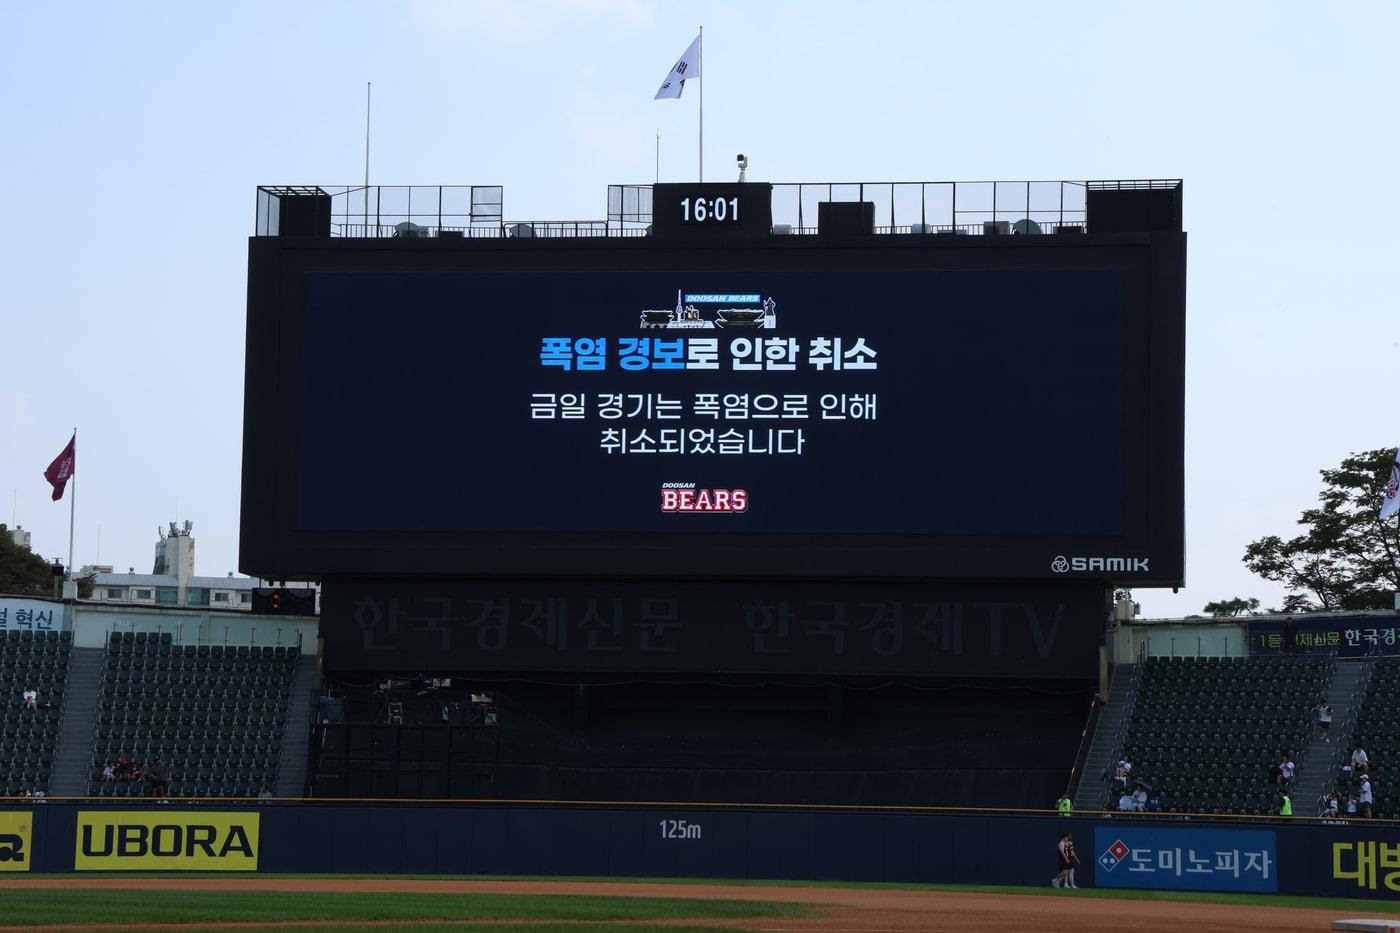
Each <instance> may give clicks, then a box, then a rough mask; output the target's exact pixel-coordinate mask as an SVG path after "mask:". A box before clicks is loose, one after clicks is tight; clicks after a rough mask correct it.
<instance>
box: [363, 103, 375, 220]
mask: <svg viewBox="0 0 1400 933" xmlns="http://www.w3.org/2000/svg"><path fill="white" fill-rule="evenodd" d="M373 87H374V85H373V83H371V82H369V81H366V82H365V236H369V98H370V89H371V88H373Z"/></svg>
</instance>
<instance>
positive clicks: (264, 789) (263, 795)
mask: <svg viewBox="0 0 1400 933" xmlns="http://www.w3.org/2000/svg"><path fill="white" fill-rule="evenodd" d="M258 799H259V800H271V799H272V790H271V789H270V788H269V787H268V786H267V782H266V781H263V782H262V785H261V786H259V787H258Z"/></svg>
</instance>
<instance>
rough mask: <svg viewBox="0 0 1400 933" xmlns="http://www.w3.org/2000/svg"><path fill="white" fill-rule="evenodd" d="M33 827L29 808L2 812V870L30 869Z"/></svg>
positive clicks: (0, 848) (0, 869)
mask: <svg viewBox="0 0 1400 933" xmlns="http://www.w3.org/2000/svg"><path fill="white" fill-rule="evenodd" d="M33 827H34V814H33V813H32V812H31V811H29V810H17V811H10V812H6V813H0V871H29V863H30V861H31V853H32V852H33V845H32V841H33Z"/></svg>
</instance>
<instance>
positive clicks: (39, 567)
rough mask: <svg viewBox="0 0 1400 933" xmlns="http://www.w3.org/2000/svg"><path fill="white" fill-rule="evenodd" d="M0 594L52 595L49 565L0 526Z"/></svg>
mask: <svg viewBox="0 0 1400 933" xmlns="http://www.w3.org/2000/svg"><path fill="white" fill-rule="evenodd" d="M0 593H9V594H11V595H14V596H52V595H53V571H52V570H50V569H49V562H48V561H46V560H44V559H43V558H42V557H40V556H39V555H38V554H35V553H34V552H33V551H31V550H29V548H23V547H20V546H19V545H18V544H15V542H14V539H13V538H11V537H10V529H9V528H7V527H6V526H5V525H4V524H3V523H0Z"/></svg>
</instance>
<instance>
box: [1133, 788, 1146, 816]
mask: <svg viewBox="0 0 1400 933" xmlns="http://www.w3.org/2000/svg"><path fill="white" fill-rule="evenodd" d="M1133 809H1134V810H1135V811H1137V812H1138V813H1141V812H1143V811H1144V810H1146V809H1147V788H1145V787H1143V786H1142V785H1141V784H1139V785H1138V786H1137V790H1135V791H1133Z"/></svg>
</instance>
